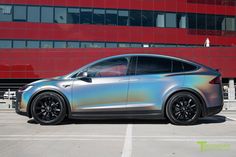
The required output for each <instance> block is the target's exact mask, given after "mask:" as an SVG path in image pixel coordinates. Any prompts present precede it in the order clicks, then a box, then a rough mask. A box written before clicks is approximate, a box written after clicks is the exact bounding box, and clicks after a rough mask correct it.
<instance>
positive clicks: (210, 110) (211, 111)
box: [205, 105, 223, 116]
mask: <svg viewBox="0 0 236 157" xmlns="http://www.w3.org/2000/svg"><path fill="white" fill-rule="evenodd" d="M222 109H223V105H220V106H215V107H208V108H206V112H205V116H212V115H215V114H217V113H219V112H220V111H221V110H222Z"/></svg>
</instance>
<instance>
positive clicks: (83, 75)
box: [76, 71, 92, 83]
mask: <svg viewBox="0 0 236 157" xmlns="http://www.w3.org/2000/svg"><path fill="white" fill-rule="evenodd" d="M76 78H77V79H78V80H82V81H85V82H89V83H91V82H92V79H91V78H90V77H88V73H87V72H86V71H84V72H81V73H79V74H78V75H77V77H76Z"/></svg>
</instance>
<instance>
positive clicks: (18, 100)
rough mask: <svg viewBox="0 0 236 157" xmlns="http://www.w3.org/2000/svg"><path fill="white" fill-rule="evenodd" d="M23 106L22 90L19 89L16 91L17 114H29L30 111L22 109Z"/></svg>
mask: <svg viewBox="0 0 236 157" xmlns="http://www.w3.org/2000/svg"><path fill="white" fill-rule="evenodd" d="M21 106H22V92H19V91H17V92H16V106H15V111H16V113H17V114H19V115H22V116H27V117H28V113H27V112H26V111H23V110H22V109H21Z"/></svg>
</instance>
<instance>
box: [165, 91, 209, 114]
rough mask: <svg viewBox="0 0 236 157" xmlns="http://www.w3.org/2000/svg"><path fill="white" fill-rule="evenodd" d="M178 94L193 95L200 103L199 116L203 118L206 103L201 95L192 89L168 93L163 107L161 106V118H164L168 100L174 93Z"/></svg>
mask: <svg viewBox="0 0 236 157" xmlns="http://www.w3.org/2000/svg"><path fill="white" fill-rule="evenodd" d="M179 92H189V93H191V94H193V95H194V96H196V97H197V98H198V100H199V101H200V103H201V114H200V116H201V117H203V116H204V115H205V114H206V102H205V100H204V98H203V97H202V95H201V94H200V93H199V92H197V91H196V90H193V89H188V88H187V89H180V90H176V91H174V92H172V93H170V94H169V95H168V96H167V98H166V99H165V100H164V102H163V105H162V112H163V116H164V117H166V106H167V103H168V101H169V99H170V98H171V97H172V96H173V95H174V94H176V93H179Z"/></svg>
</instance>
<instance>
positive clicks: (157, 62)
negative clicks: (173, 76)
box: [136, 57, 171, 75]
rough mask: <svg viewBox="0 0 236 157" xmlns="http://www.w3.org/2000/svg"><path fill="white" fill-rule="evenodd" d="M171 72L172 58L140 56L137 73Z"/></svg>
mask: <svg viewBox="0 0 236 157" xmlns="http://www.w3.org/2000/svg"><path fill="white" fill-rule="evenodd" d="M168 72H171V60H170V59H167V58H161V57H138V62H137V69H136V74H137V75H142V74H159V73H168Z"/></svg>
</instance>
